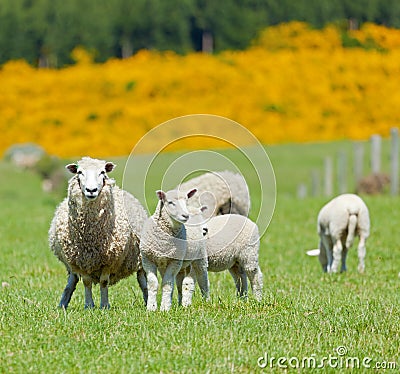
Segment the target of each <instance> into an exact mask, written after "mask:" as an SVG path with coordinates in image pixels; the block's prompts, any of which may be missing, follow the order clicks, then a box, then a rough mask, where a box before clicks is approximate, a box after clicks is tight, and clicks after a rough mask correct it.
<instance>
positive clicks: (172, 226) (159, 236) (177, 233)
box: [140, 189, 208, 311]
mask: <svg viewBox="0 0 400 374" xmlns="http://www.w3.org/2000/svg"><path fill="white" fill-rule="evenodd" d="M195 193H196V189H192V190H190V191H189V192H187V193H185V194H183V193H181V192H179V191H178V190H171V191H168V192H163V191H157V196H158V198H159V202H158V205H157V207H156V210H155V212H154V214H153V215H152V216H151V217H150V218H149V219H148V220H147V221H146V223H145V225H144V227H143V231H142V237H141V241H140V252H141V255H142V263H143V269H144V270H145V272H146V274H147V282H148V283H147V284H148V300H147V310H150V311H154V310H156V309H157V290H158V279H157V270H159V272H160V273H161V277H162V285H161V288H162V300H161V307H160V309H161V310H163V311H166V310H169V309H170V308H171V305H172V295H173V291H174V283H175V277H176V276H177V274H178V273H179V271H180V270H181V268H182V265H183V263H184V259H185V258H186V255H187V241H186V238H187V237H186V228H185V225H184V223H185V222H186V221H187V220H188V219H189V213H188V211H187V206H186V204H187V200H188V199H189V198H191V197H192V196H193V195H194V194H195ZM198 278H199V279H200V281H199V282H201V281H203V282H204V287H205V288H206V289H205V295H206V294H207V293H208V277H207V268H206V267H204V268H203V269H202V274H199V275H198Z"/></svg>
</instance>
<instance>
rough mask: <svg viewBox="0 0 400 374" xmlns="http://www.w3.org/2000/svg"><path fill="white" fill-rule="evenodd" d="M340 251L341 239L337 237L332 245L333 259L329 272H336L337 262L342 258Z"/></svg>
mask: <svg viewBox="0 0 400 374" xmlns="http://www.w3.org/2000/svg"><path fill="white" fill-rule="evenodd" d="M342 252H343V245H342V241H341V240H340V238H339V239H337V240H336V242H335V244H334V245H333V261H332V267H331V271H330V272H331V273H337V271H338V269H339V264H340V262H341V260H342Z"/></svg>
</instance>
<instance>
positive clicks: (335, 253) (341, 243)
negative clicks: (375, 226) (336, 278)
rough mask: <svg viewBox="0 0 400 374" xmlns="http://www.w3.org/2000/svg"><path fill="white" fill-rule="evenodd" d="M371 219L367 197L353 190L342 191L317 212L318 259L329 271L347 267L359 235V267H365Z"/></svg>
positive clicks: (363, 268) (343, 269)
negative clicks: (342, 192)
mask: <svg viewBox="0 0 400 374" xmlns="http://www.w3.org/2000/svg"><path fill="white" fill-rule="evenodd" d="M369 230H370V220H369V213H368V208H367V206H366V205H365V203H364V201H363V200H362V199H361V198H360V197H359V196H357V195H354V194H343V195H339V196H337V197H335V198H334V199H332V200H331V201H330V202H328V203H327V204H326V205H325V206H324V207H322V209H321V210H320V212H319V214H318V234H319V236H320V243H319V261H320V262H321V265H322V269H323V270H324V271H325V272H326V271H327V272H332V273H336V272H337V271H338V269H339V264H340V262H341V270H342V271H346V256H347V252H348V250H349V249H350V247H351V246H352V245H353V241H354V236H355V235H358V236H359V237H360V241H359V243H358V261H359V263H358V271H359V272H360V273H362V272H364V270H365V263H364V259H365V254H366V248H365V242H366V240H367V238H368V236H369Z"/></svg>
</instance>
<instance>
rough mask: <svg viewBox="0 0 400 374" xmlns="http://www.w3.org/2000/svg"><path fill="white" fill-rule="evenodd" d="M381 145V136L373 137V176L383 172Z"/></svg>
mask: <svg viewBox="0 0 400 374" xmlns="http://www.w3.org/2000/svg"><path fill="white" fill-rule="evenodd" d="M381 144H382V138H381V136H380V135H372V136H371V171H372V173H373V174H377V173H379V172H380V171H381Z"/></svg>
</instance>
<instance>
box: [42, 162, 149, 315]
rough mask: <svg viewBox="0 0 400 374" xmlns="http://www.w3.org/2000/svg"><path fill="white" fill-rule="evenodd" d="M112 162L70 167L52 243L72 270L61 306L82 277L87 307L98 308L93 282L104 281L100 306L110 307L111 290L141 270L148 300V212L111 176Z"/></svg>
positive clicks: (53, 223)
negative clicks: (143, 240) (143, 236)
mask: <svg viewBox="0 0 400 374" xmlns="http://www.w3.org/2000/svg"><path fill="white" fill-rule="evenodd" d="M114 167H115V165H114V164H113V163H112V162H106V161H102V160H97V159H92V158H90V157H84V158H82V159H81V160H80V161H78V162H77V163H76V164H69V165H67V166H66V168H67V169H68V170H69V171H70V172H71V173H72V174H74V176H73V177H72V178H71V179H70V181H69V183H68V196H67V198H65V199H64V200H63V201H62V202H61V204H60V205H59V206H58V208H57V209H56V212H55V215H54V218H53V220H52V222H51V226H50V230H49V244H50V248H51V250H52V251H53V252H54V254H55V255H56V256H57V258H58V259H59V260H60V261H61V262H62V263H63V264H64V265H65V267H66V268H67V271H68V283H67V285H66V287H65V289H64V292H63V294H62V297H61V301H60V303H59V306H60V307H62V308H67V307H68V304H69V302H70V300H71V296H72V294H73V292H74V291H75V288H76V285H77V283H78V281H79V279H80V278H82V280H83V284H84V287H85V308H93V307H94V302H93V298H92V284H93V283H94V284H97V283H100V295H101V299H100V307H101V308H109V307H110V304H109V301H108V286H111V285H113V284H115V283H117V282H118V281H119V280H120V279H122V278H126V277H128V276H129V275H131V274H132V273H133V272H137V278H138V281H139V285H140V287H141V289H142V292H143V297H144V299H145V301H146V299H147V285H146V277H145V273H144V271H143V269H142V268H141V259H140V253H139V240H140V232H141V230H142V226H143V224H144V222H145V220H146V219H147V213H146V211H145V210H144V208H143V207H142V205H141V204H140V203H139V201H138V200H137V199H136V198H134V197H133V196H132V195H131V194H129V193H128V192H126V191H124V190H122V189H120V188H119V187H118V186H116V185H115V181H114V180H113V179H109V177H108V176H107V173H109V172H111V171H112V170H113V169H114Z"/></svg>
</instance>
